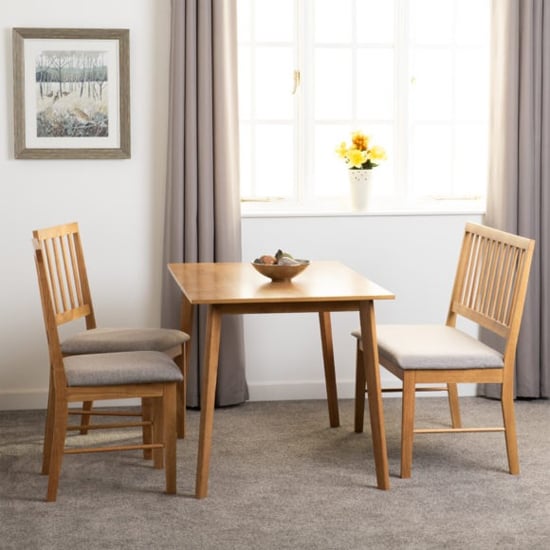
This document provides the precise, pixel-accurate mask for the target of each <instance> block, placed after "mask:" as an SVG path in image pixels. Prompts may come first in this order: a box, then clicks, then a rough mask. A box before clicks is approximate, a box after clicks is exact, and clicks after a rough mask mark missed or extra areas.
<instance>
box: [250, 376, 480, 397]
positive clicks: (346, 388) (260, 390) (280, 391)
mask: <svg viewBox="0 0 550 550" xmlns="http://www.w3.org/2000/svg"><path fill="white" fill-rule="evenodd" d="M382 384H383V386H384V387H386V388H399V387H400V386H399V381H393V380H392V381H388V382H386V381H384V380H382ZM458 389H459V395H461V396H464V397H465V396H473V395H476V384H460V385H459V386H458ZM248 390H249V394H250V401H291V400H299V399H326V397H327V393H326V390H325V382H324V381H323V380H320V381H318V382H311V381H301V382H286V383H284V382H282V383H253V382H249V383H248ZM337 391H338V398H339V399H353V398H354V395H355V382H354V381H353V380H347V381H341V382H338V383H337ZM446 395H447V394H446V393H445V392H435V391H434V392H425V393H420V394H418V396H419V397H420V396H421V397H445V396H446ZM400 396H401V394H400V393H398V392H396V393H389V394H386V395H385V396H384V397H400Z"/></svg>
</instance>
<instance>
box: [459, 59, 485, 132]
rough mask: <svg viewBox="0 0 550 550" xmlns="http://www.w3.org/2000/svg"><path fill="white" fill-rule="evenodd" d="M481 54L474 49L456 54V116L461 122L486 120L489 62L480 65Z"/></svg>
mask: <svg viewBox="0 0 550 550" xmlns="http://www.w3.org/2000/svg"><path fill="white" fill-rule="evenodd" d="M480 55H481V54H480V53H479V51H478V50H474V49H467V50H466V49H464V50H459V51H457V52H456V73H455V82H456V87H455V90H456V92H455V94H456V116H457V118H458V119H459V120H476V121H479V120H485V119H486V118H487V114H488V103H489V75H488V71H487V69H486V68H487V67H488V66H489V63H488V61H484V62H483V63H480V59H479V57H480Z"/></svg>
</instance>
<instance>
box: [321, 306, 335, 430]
mask: <svg viewBox="0 0 550 550" xmlns="http://www.w3.org/2000/svg"><path fill="white" fill-rule="evenodd" d="M319 322H320V325H321V343H322V346H323V363H324V366H325V386H326V389H327V403H328V416H329V422H330V427H331V428H336V427H338V426H340V414H339V411H338V391H337V389H336V372H335V368H334V346H333V344H332V327H331V322H330V312H328V311H322V312H320V313H319Z"/></svg>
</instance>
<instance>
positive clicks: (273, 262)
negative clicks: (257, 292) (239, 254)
mask: <svg viewBox="0 0 550 550" xmlns="http://www.w3.org/2000/svg"><path fill="white" fill-rule="evenodd" d="M308 265H309V260H299V259H297V258H294V257H293V256H291V255H290V254H289V253H288V252H283V251H282V250H278V251H277V252H276V254H275V255H274V256H271V255H269V254H265V255H263V256H260V257H259V258H256V259H255V260H254V261H253V262H252V266H253V267H254V269H255V270H256V271H257V272H258V273H261V274H262V275H264V276H265V277H268V278H269V279H271V280H272V281H273V282H284V281H290V280H292V279H293V278H294V277H296V275H298V274H299V273H301V272H302V271H304V269H306V268H307V266H308Z"/></svg>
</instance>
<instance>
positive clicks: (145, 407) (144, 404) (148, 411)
mask: <svg viewBox="0 0 550 550" xmlns="http://www.w3.org/2000/svg"><path fill="white" fill-rule="evenodd" d="M141 420H142V421H143V422H144V423H145V422H146V423H148V424H144V425H143V427H142V428H141V433H142V436H143V443H145V444H150V443H152V442H153V428H152V426H151V424H150V423H151V422H152V420H153V404H152V402H151V399H149V398H147V397H143V398H142V400H141ZM143 458H144V459H145V460H151V459H152V458H153V452H152V451H151V449H143Z"/></svg>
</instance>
